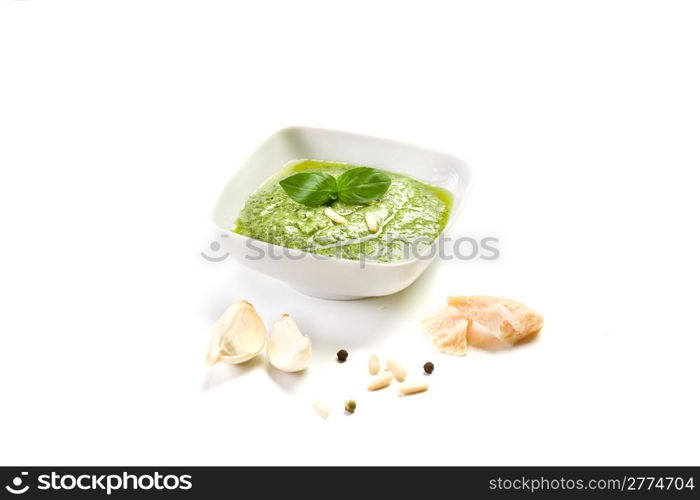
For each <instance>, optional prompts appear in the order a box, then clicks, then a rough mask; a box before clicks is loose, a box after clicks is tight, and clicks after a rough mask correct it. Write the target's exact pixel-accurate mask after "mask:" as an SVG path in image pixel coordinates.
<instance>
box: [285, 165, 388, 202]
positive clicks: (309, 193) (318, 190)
mask: <svg viewBox="0 0 700 500" xmlns="http://www.w3.org/2000/svg"><path fill="white" fill-rule="evenodd" d="M390 185H391V178H390V177H389V176H388V175H386V174H385V173H384V172H381V171H379V170H377V169H376V168H369V167H358V168H352V169H350V170H347V171H346V172H343V173H342V174H341V175H339V176H338V177H337V178H336V177H333V176H332V175H331V174H328V173H326V172H301V173H299V174H294V175H290V176H289V177H286V178H284V179H282V180H281V181H280V186H282V189H284V192H285V193H287V195H288V196H289V197H290V198H291V199H293V200H294V201H296V202H297V203H301V204H302V205H306V206H307V207H318V206H321V205H328V204H330V203H333V202H334V201H336V200H340V201H341V202H343V203H347V204H349V205H364V204H367V203H369V202H371V201H374V200H376V199H377V198H380V197H381V196H383V195H384V193H386V192H387V190H388V189H389V186H390Z"/></svg>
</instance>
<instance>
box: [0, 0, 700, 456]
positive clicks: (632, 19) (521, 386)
mask: <svg viewBox="0 0 700 500" xmlns="http://www.w3.org/2000/svg"><path fill="white" fill-rule="evenodd" d="M699 25H700V6H699V5H698V3H697V2H680V1H669V2H662V1H658V2H648V1H630V2H622V1H585V2H583V1H582V2H560V1H551V2H545V1H536V2H517V1H514V2H506V1H495V2H486V1H484V2H456V1H455V2H443V1H435V0H433V1H431V2H411V1H391V2H389V1H376V0H374V1H358V0H355V1H352V2H329V1H296V2H284V1H275V2H273V1H256V2H236V3H234V2H223V1H222V2H216V1H198V2H195V1H119V2H104V1H84V2H78V1H53V2H49V1H39V0H28V1H11V0H2V1H0V212H1V213H2V237H1V241H2V244H1V247H0V248H1V249H0V252H1V253H0V255H1V257H2V258H1V259H0V294H1V295H2V297H1V299H2V301H1V303H2V307H1V308H0V401H1V403H0V404H1V405H2V411H1V413H0V463H2V464H4V465H10V464H30V465H31V464H164V465H169V464H172V465H175V464H182V465H185V464H221V465H228V464H480V465H486V464H495V465H499V464H512V465H516V464H551V465H557V464H562V465H566V464H669V465H671V464H694V465H698V463H699V462H700V454H699V452H698V446H699V445H700V437H699V435H698V426H697V423H698V420H699V419H700V411H699V409H698V408H699V407H698V387H697V384H698V380H699V375H700V374H699V369H698V356H699V353H700V327H699V326H698V314H697V308H698V298H699V295H700V293H699V292H698V280H699V278H700V273H699V272H698V255H699V252H700V245H699V244H698V243H699V241H698V222H697V216H698V213H699V212H700V211H699V209H700V206H699V203H698V194H697V193H698V189H699V181H700V176H699V175H698V169H699V168H700V147H699V142H698V139H699V138H700V91H699V89H700V65H699V64H698V62H699V60H700V30H698V26H699ZM289 125H311V126H319V127H327V128H336V129H341V130H348V131H353V132H360V133H365V134H370V135H378V136H382V137H387V138H391V139H398V140H402V141H406V142H411V143H416V144H420V145H423V146H426V147H429V148H433V149H436V150H440V151H445V152H449V153H452V154H455V155H457V156H460V157H462V158H464V159H465V160H467V161H468V162H469V163H470V164H471V166H472V167H473V169H474V171H475V174H476V175H477V184H476V186H475V188H474V190H473V192H472V196H471V198H470V200H469V201H468V203H467V206H466V208H465V211H464V212H463V214H462V216H461V218H460V221H459V223H458V224H457V226H456V227H455V233H459V234H461V235H465V234H466V235H473V236H478V237H481V236H496V237H498V238H500V241H501V244H500V248H501V252H502V258H501V259H499V260H498V261H496V262H487V261H482V260H473V261H467V262H464V261H449V262H438V263H436V264H435V265H434V266H432V267H431V268H430V269H429V270H428V272H427V273H426V274H425V275H424V276H423V277H422V278H421V279H420V280H419V281H418V282H417V283H416V284H415V285H414V286H412V287H411V288H409V289H408V290H406V291H405V292H403V293H400V294H398V295H396V296H392V297H387V298H380V299H371V300H364V301H358V302H351V303H348V302H329V301H323V300H319V299H312V298H308V297H305V296H302V295H299V294H298V293H296V292H295V291H293V290H291V289H289V288H288V287H287V286H286V285H284V284H283V283H280V282H278V281H275V280H273V279H270V278H267V277H264V276H261V275H257V274H255V273H253V272H252V271H249V270H247V269H245V268H243V267H241V266H240V265H238V264H237V263H235V262H234V261H233V260H231V259H229V260H226V261H225V262H223V263H219V264H214V263H208V262H206V261H205V260H204V259H203V258H201V257H200V255H199V254H200V252H201V251H208V250H209V244H210V241H212V240H211V238H212V234H211V232H210V224H209V212H210V210H211V208H212V207H213V203H214V200H215V198H216V196H217V195H218V192H219V190H220V189H221V188H222V186H223V185H224V183H225V182H226V181H227V180H228V178H229V177H230V176H231V175H232V173H233V172H234V171H235V169H236V168H237V166H238V165H240V164H241V163H242V162H243V161H244V160H245V158H246V157H247V156H248V155H249V154H250V153H251V152H252V151H253V149H254V148H255V147H257V146H258V144H259V143H260V142H261V141H263V140H264V139H265V138H266V137H267V136H268V135H270V134H271V133H273V132H274V131H275V130H277V129H279V128H282V127H285V126H289ZM214 236H216V235H214ZM450 293H452V294H474V295H476V294H495V295H502V296H506V297H512V298H515V299H517V300H521V301H523V302H526V303H527V304H529V305H531V306H532V307H533V308H535V309H536V310H538V311H539V312H541V313H542V314H543V315H544V316H545V321H546V326H545V329H544V330H543V331H542V333H541V335H540V336H539V338H538V339H537V340H536V341H535V342H531V343H529V344H527V345H524V346H520V347H517V348H514V349H512V350H509V351H506V352H500V353H497V354H492V353H487V352H483V351H482V352H480V351H476V350H473V351H472V352H471V353H470V354H469V355H468V356H466V357H464V358H456V357H449V356H445V355H441V354H437V353H435V352H434V351H433V350H432V348H431V347H430V345H429V344H428V343H427V341H426V339H425V338H424V336H423V334H422V332H421V330H420V328H419V326H418V321H419V319H420V318H422V317H424V316H426V315H428V314H431V313H432V312H434V311H435V310H437V309H438V308H439V307H440V306H441V305H442V303H443V301H444V299H445V297H446V296H447V295H448V294H450ZM237 298H245V299H248V300H249V301H251V302H252V303H253V304H254V305H255V306H256V308H257V309H258V311H259V312H260V314H261V315H262V316H263V318H264V319H265V321H266V322H267V324H270V323H271V322H272V321H273V320H274V319H275V318H276V317H277V316H278V315H279V314H281V313H284V312H286V313H290V314H292V316H293V317H295V318H296V319H297V321H298V323H299V324H300V325H301V326H302V328H303V330H304V331H305V332H306V333H307V334H309V335H310V336H311V337H312V338H313V339H314V341H315V344H314V346H315V358H314V363H313V365H312V367H311V369H310V370H309V371H308V373H306V374H304V375H301V376H294V375H286V374H283V373H280V372H276V371H275V370H270V369H268V368H266V364H265V361H264V359H260V360H259V361H257V362H253V363H250V364H247V365H244V366H239V367H226V366H217V367H216V368H215V369H213V370H212V369H209V368H208V367H207V366H206V365H205V363H204V355H205V352H206V348H207V340H208V333H209V328H210V325H211V324H212V322H213V321H214V320H215V319H216V318H217V316H218V315H219V314H220V313H221V312H222V311H223V309H224V308H225V307H226V306H227V305H228V304H229V303H231V302H232V301H233V300H235V299H237ZM341 347H345V348H347V349H348V350H349V351H350V360H349V361H348V363H346V364H345V365H338V364H337V363H334V362H333V356H334V354H333V353H334V352H335V351H336V350H337V349H339V348H341ZM372 352H376V353H377V354H379V355H380V356H382V357H386V356H395V357H397V358H399V359H402V360H403V361H404V362H405V363H406V365H407V366H409V367H410V369H411V371H413V372H414V373H415V374H416V375H418V374H419V373H420V366H421V365H422V364H423V363H424V362H425V361H427V360H432V361H433V362H434V363H435V365H436V370H435V373H434V374H433V376H432V377H431V378H430V382H431V388H430V390H429V391H428V392H427V393H425V394H421V395H417V396H414V397H411V398H399V397H397V396H396V393H395V388H390V389H388V390H385V391H381V392H378V393H372V394H368V393H367V392H366V391H365V385H366V382H367V378H368V376H367V373H366V362H367V357H368V355H369V354H370V353H372ZM316 398H320V399H323V400H325V401H326V402H327V403H328V404H329V405H331V407H332V413H331V416H330V418H329V419H328V420H327V421H323V420H321V419H320V418H318V417H317V416H316V415H315V414H314V413H313V412H312V410H311V408H310V405H311V401H312V400H313V399H316ZM349 398H354V399H355V400H357V403H358V410H357V412H356V414H355V415H353V416H345V415H343V414H342V411H341V407H342V403H343V401H344V400H345V399H349Z"/></svg>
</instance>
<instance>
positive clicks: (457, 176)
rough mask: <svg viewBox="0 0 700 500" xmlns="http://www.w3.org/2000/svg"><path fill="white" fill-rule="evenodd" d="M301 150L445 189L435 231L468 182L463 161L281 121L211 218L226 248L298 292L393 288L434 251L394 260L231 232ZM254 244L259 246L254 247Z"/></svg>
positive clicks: (324, 294) (455, 210)
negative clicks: (448, 199)
mask: <svg viewBox="0 0 700 500" xmlns="http://www.w3.org/2000/svg"><path fill="white" fill-rule="evenodd" d="M301 158H312V159H317V160H328V161H340V162H346V163H352V164H356V165H367V166H371V167H376V168H380V169H383V170H389V171H392V172H398V173H402V174H408V175H411V176H413V177H415V178H417V179H419V180H421V181H423V182H426V183H428V184H431V185H433V186H438V187H441V188H444V189H447V190H448V191H449V192H450V193H451V194H452V196H453V204H452V210H451V212H450V215H449V218H448V221H447V224H446V226H445V229H444V231H443V233H444V232H445V231H448V230H449V229H450V226H452V223H453V222H454V220H455V219H456V218H457V216H458V215H459V213H460V212H461V210H462V207H463V205H464V202H465V201H466V199H467V196H468V194H469V191H470V189H471V186H472V182H473V176H472V173H471V169H470V168H469V166H468V165H467V164H466V163H465V162H464V161H462V160H460V159H458V158H455V157H452V156H449V155H445V154H442V153H436V152H434V151H430V150H427V149H424V148H421V147H418V146H412V145H409V144H403V143H400V142H395V141H390V140H386V139H380V138H377V137H370V136H365V135H359V134H352V133H348V132H339V131H336V130H325V129H318V128H309V127H290V128H285V129H282V130H280V131H278V132H276V133H275V134H273V135H272V136H271V137H269V138H268V139H267V140H266V141H265V142H263V144H262V145H261V146H260V147H258V149H257V150H256V151H255V152H254V153H253V154H252V156H251V157H250V158H248V160H247V161H246V162H245V163H244V164H243V165H242V166H241V167H240V168H239V169H238V171H237V172H236V173H235V174H234V176H233V177H232V178H231V180H230V181H229V182H228V184H226V187H225V188H224V190H223V192H222V193H221V195H220V196H219V200H218V201H217V202H216V206H215V207H214V212H213V214H212V220H213V222H214V225H215V226H216V228H217V229H218V230H219V231H221V232H224V233H229V235H230V236H229V237H228V238H225V239H224V240H223V241H222V244H223V245H224V246H225V248H226V250H227V251H228V252H229V253H230V254H231V256H233V257H235V258H236V259H238V260H239V261H241V262H242V263H243V264H245V265H246V266H248V267H251V268H253V269H255V270H257V271H259V272H261V273H264V274H267V275H270V276H272V277H274V278H277V279H279V280H282V281H284V282H286V283H288V284H289V285H291V286H292V287H294V288H296V289H297V290H299V291H300V292H302V293H305V294H307V295H313V296H315V297H321V298H326V299H335V300H348V299H359V298H363V297H372V296H380V295H389V294H392V293H396V292H398V291H400V290H403V289H404V288H406V287H407V286H409V285H410V284H411V283H413V282H414V281H415V280H416V279H417V278H418V276H420V274H421V273H422V272H423V271H424V270H425V269H426V268H427V267H428V265H429V264H430V263H431V262H432V260H433V258H434V256H435V254H437V252H435V251H430V252H428V253H427V256H426V255H423V256H415V257H413V258H410V259H405V260H401V261H398V262H390V263H380V262H372V261H364V262H360V261H354V260H346V259H340V258H335V257H320V256H318V255H314V254H310V253H308V252H304V251H302V250H291V249H283V248H281V247H278V246H276V245H270V244H267V243H262V242H258V241H255V240H251V239H250V238H248V237H246V236H242V235H240V234H236V233H233V232H231V229H232V228H233V227H234V225H235V223H236V219H237V218H238V214H239V212H240V210H241V208H242V206H243V204H244V203H245V201H246V200H247V199H248V197H249V196H250V195H251V194H252V193H253V192H254V191H255V190H256V189H257V188H258V187H259V186H260V185H261V184H262V183H263V182H265V181H266V180H267V179H268V178H270V177H271V176H272V175H275V174H277V173H278V172H279V171H280V170H281V169H282V167H283V166H284V165H285V164H286V163H287V162H289V161H291V160H296V159H301ZM435 244H436V243H433V245H435ZM261 248H266V249H267V250H266V251H265V252H262V251H261ZM432 250H434V249H432Z"/></svg>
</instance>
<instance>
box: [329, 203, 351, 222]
mask: <svg viewBox="0 0 700 500" xmlns="http://www.w3.org/2000/svg"><path fill="white" fill-rule="evenodd" d="M323 213H324V214H326V217H328V218H329V219H330V220H332V221H333V222H335V223H336V224H347V223H348V220H347V219H346V218H345V217H343V216H342V215H340V214H339V213H338V212H336V211H335V210H333V209H332V208H331V207H328V208H326V209H325V210H324V211H323Z"/></svg>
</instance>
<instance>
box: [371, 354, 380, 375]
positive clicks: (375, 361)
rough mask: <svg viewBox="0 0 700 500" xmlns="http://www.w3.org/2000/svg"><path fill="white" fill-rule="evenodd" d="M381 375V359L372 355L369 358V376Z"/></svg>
mask: <svg viewBox="0 0 700 500" xmlns="http://www.w3.org/2000/svg"><path fill="white" fill-rule="evenodd" d="M377 373H379V358H378V357H377V356H375V355H374V354H372V355H371V356H370V357H369V374H370V375H376V374H377Z"/></svg>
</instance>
